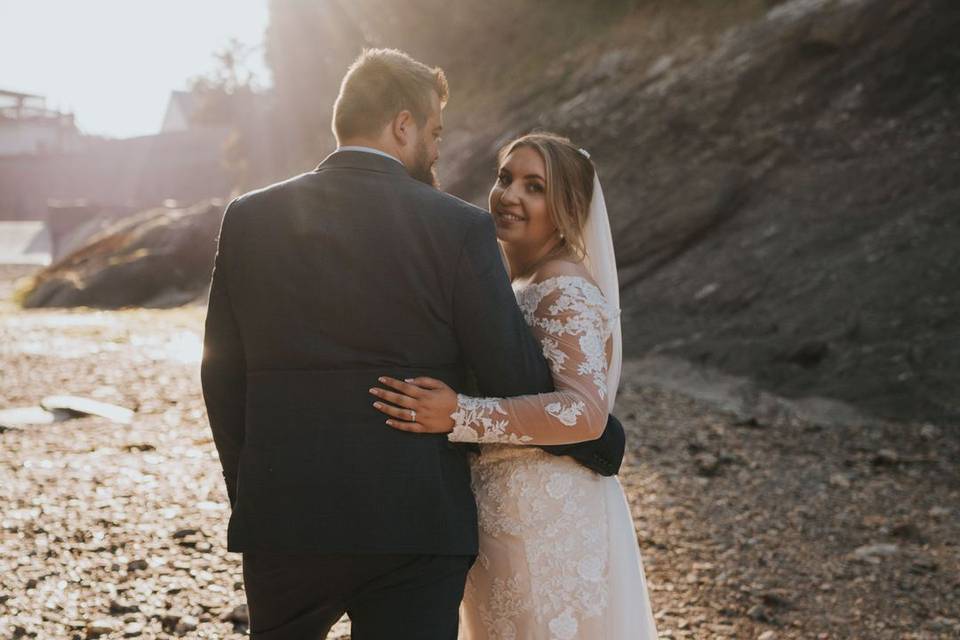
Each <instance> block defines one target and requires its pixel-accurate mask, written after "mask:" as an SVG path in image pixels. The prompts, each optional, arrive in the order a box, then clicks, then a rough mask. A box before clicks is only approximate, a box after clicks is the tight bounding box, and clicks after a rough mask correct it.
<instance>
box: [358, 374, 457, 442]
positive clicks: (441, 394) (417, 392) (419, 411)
mask: <svg viewBox="0 0 960 640" xmlns="http://www.w3.org/2000/svg"><path fill="white" fill-rule="evenodd" d="M378 380H379V381H380V383H381V384H383V385H384V386H386V387H390V388H391V389H393V391H387V390H385V389H378V388H373V389H370V393H371V394H373V395H375V396H376V397H377V398H379V399H380V401H378V402H374V403H373V406H374V408H376V409H377V410H378V411H380V412H381V413H385V414H387V415H388V416H390V417H391V419H390V420H387V424H388V425H390V426H391V427H393V428H394V429H399V430H400V431H413V432H415V433H450V432H451V431H453V418H451V417H450V414H451V413H453V412H454V411H456V410H457V392H456V391H454V390H453V389H451V388H450V387H448V386H447V385H446V384H445V383H443V382H442V381H440V380H435V379H433V378H413V379H411V380H409V381H407V382H401V381H400V380H396V379H394V378H388V377H383V378H378ZM388 403H389V404H388Z"/></svg>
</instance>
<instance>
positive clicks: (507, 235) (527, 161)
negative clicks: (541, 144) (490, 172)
mask: <svg viewBox="0 0 960 640" xmlns="http://www.w3.org/2000/svg"><path fill="white" fill-rule="evenodd" d="M546 176H547V169H546V166H545V165H544V162H543V158H542V157H541V156H540V153H539V152H537V151H536V150H534V149H531V148H530V147H520V148H518V149H515V150H514V151H513V153H511V154H510V155H508V156H507V157H506V158H505V159H504V162H503V164H502V165H500V170H499V172H498V174H497V181H496V182H494V184H493V188H492V189H491V190H490V213H491V214H492V215H493V219H494V222H495V223H496V226H497V237H498V238H500V240H502V241H503V242H504V243H508V244H517V245H527V246H530V247H531V248H532V249H535V248H536V247H540V246H543V245H545V244H546V243H548V242H549V241H550V240H551V239H553V238H554V237H556V234H557V228H556V226H554V224H553V222H552V221H551V220H550V214H549V213H548V212H547V198H546V187H547V179H546Z"/></svg>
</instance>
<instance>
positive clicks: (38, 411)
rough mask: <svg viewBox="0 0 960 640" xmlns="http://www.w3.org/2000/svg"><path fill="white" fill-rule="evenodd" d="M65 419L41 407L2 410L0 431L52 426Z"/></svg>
mask: <svg viewBox="0 0 960 640" xmlns="http://www.w3.org/2000/svg"><path fill="white" fill-rule="evenodd" d="M63 418H64V416H57V415H55V414H53V413H52V412H50V411H46V410H45V409H43V408H41V407H22V408H19V409H3V410H0V431H5V430H7V429H16V428H18V427H26V426H30V425H37V424H52V423H54V422H59V421H60V420H62V419H63Z"/></svg>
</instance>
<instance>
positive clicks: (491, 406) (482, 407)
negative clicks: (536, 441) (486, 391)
mask: <svg viewBox="0 0 960 640" xmlns="http://www.w3.org/2000/svg"><path fill="white" fill-rule="evenodd" d="M498 416H503V417H502V418H500V417H498ZM506 416H507V412H506V411H504V410H503V407H501V406H500V398H473V397H470V396H465V395H463V394H457V410H456V411H455V412H453V413H452V414H450V417H451V418H453V431H452V432H450V435H449V436H448V438H449V439H450V440H453V441H456V442H506V443H509V444H523V443H524V442H527V441H529V440H531V438H530V436H518V435H517V434H515V433H509V434H508V433H507V426H508V425H509V424H510V421H509V420H508V419H507V417H506Z"/></svg>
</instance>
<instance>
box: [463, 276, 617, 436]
mask: <svg viewBox="0 0 960 640" xmlns="http://www.w3.org/2000/svg"><path fill="white" fill-rule="evenodd" d="M578 281H579V279H578ZM578 281H573V282H574V283H575V284H572V285H571V286H568V287H566V288H563V289H557V290H553V291H551V292H550V293H549V294H547V295H546V296H544V298H543V299H542V300H541V302H540V304H539V305H538V308H537V310H536V312H535V315H534V323H535V324H534V327H533V329H534V333H535V334H536V336H537V338H539V340H540V343H541V344H542V345H543V353H544V355H545V356H546V358H547V360H548V361H549V362H550V367H551V370H552V373H553V379H554V387H555V389H556V391H554V392H552V393H541V394H536V395H526V396H518V397H515V398H471V397H468V396H464V395H458V396H457V409H456V411H455V412H454V413H453V414H452V415H451V417H452V418H453V421H454V426H453V431H452V432H451V433H450V435H449V436H448V437H449V438H450V440H453V441H457V442H503V443H509V444H530V445H552V444H569V443H574V442H584V441H587V440H595V439H596V438H598V437H600V434H602V433H603V429H604V426H605V425H606V421H607V400H606V379H607V357H606V349H605V343H606V340H605V337H606V331H605V328H606V326H607V325H606V323H607V319H606V317H605V315H604V313H605V307H604V305H603V299H602V297H600V296H599V291H598V290H596V288H595V287H593V286H592V285H589V284H586V281H579V282H582V283H583V285H584V286H581V285H580V284H576V283H577V282H578Z"/></svg>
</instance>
